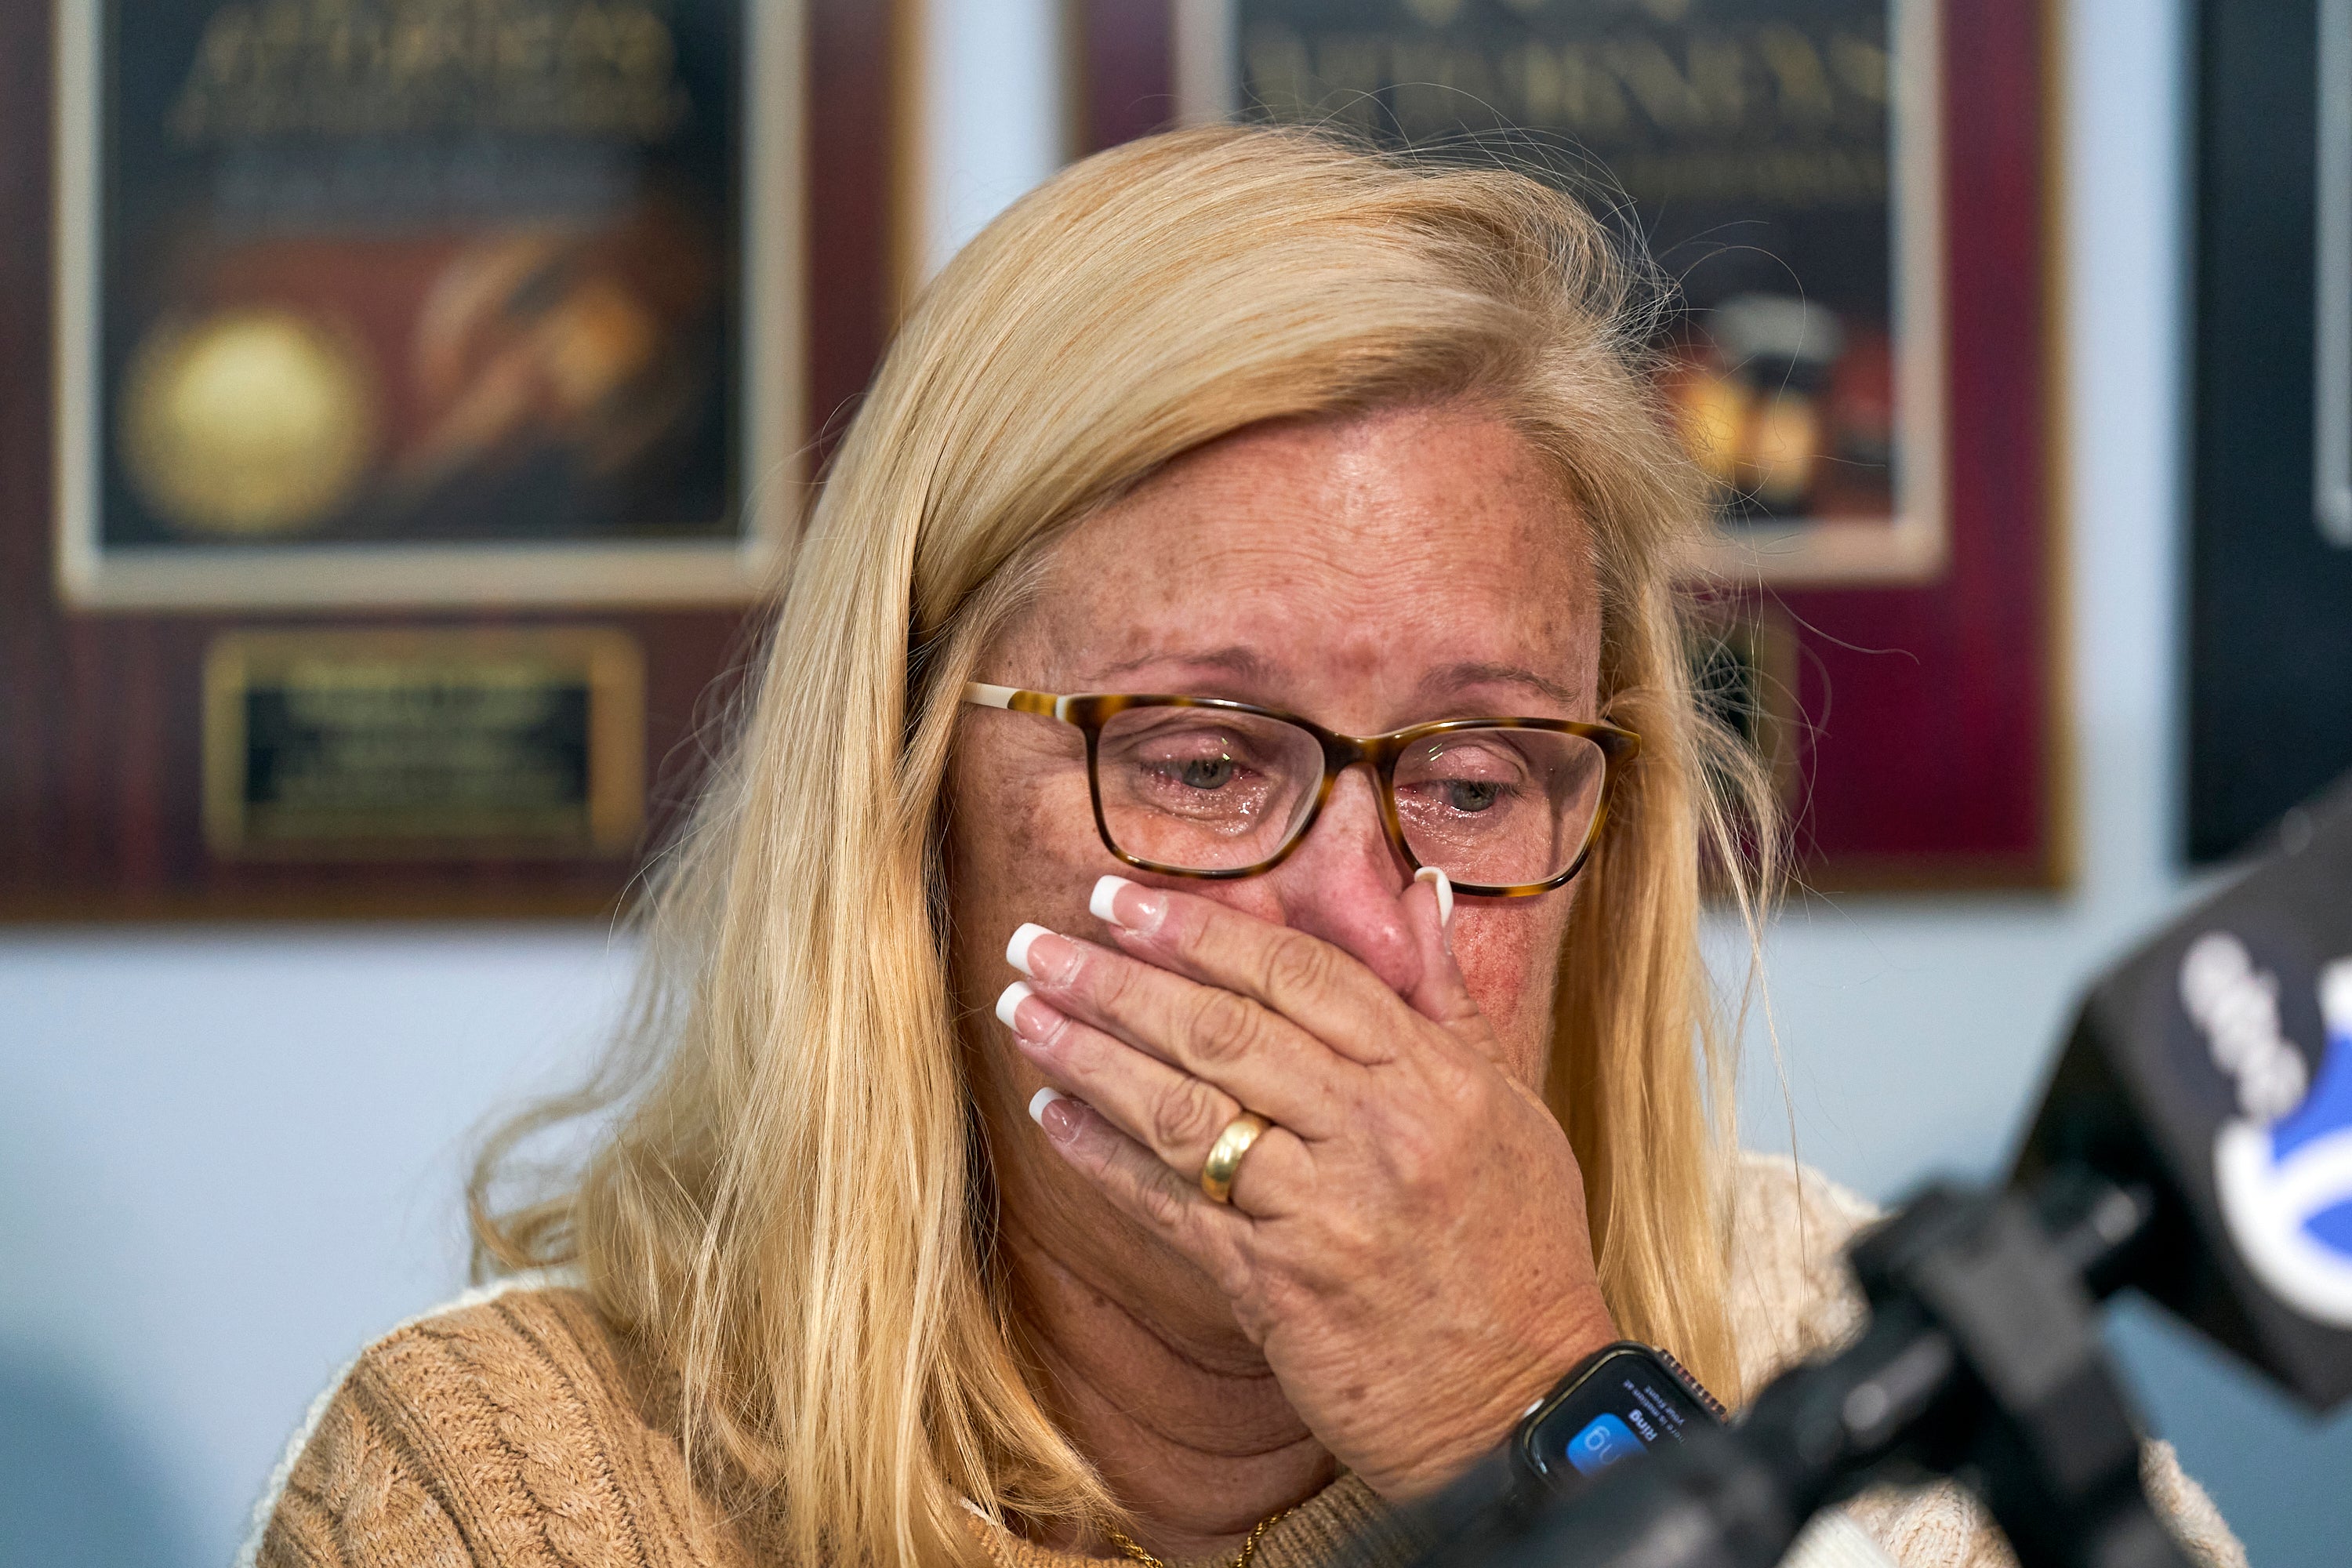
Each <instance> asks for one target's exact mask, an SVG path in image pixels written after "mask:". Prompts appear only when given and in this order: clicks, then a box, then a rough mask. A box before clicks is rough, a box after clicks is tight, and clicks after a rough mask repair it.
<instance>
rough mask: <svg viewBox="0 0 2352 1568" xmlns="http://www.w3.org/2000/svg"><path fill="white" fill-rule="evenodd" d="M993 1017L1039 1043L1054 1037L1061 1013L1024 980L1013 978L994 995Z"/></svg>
mask: <svg viewBox="0 0 2352 1568" xmlns="http://www.w3.org/2000/svg"><path fill="white" fill-rule="evenodd" d="M996 1020H997V1022H998V1023H1000V1024H1003V1026H1005V1027H1006V1028H1008V1029H1010V1030H1012V1031H1013V1033H1014V1034H1015V1035H1018V1036H1019V1037H1021V1038H1023V1039H1024V1040H1028V1041H1031V1042H1033V1043H1035V1044H1043V1043H1045V1041H1047V1040H1050V1039H1052V1038H1053V1037H1054V1033H1055V1030H1056V1029H1057V1028H1058V1027H1059V1026H1060V1025H1061V1023H1062V1016H1061V1015H1060V1014H1059V1013H1056V1012H1055V1011H1054V1008H1053V1005H1052V1004H1051V1003H1048V1002H1045V1001H1044V1000H1042V999H1041V998H1040V997H1039V996H1038V995H1037V994H1036V992H1034V990H1032V989H1031V988H1030V985H1029V983H1028V982H1027V981H1025V980H1016V981H1014V982H1013V984H1010V985H1008V986H1006V987H1005V988H1004V993H1003V995H1001V996H999V997H997V999H996Z"/></svg>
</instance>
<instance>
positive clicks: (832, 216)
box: [0, 0, 906, 921]
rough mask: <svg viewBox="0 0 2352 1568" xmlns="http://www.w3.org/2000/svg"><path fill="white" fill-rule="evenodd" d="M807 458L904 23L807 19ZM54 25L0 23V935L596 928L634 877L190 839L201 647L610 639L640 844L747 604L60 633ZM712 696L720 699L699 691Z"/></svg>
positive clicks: (111, 627)
mask: <svg viewBox="0 0 2352 1568" xmlns="http://www.w3.org/2000/svg"><path fill="white" fill-rule="evenodd" d="M806 14H807V18H808V32H807V37H806V39H805V47H806V50H807V57H806V80H807V82H808V83H809V89H808V100H807V102H806V104H805V105H804V113H805V116H806V121H805V132H804V134H805V140H804V142H803V150H804V156H805V157H806V159H807V162H808V166H807V184H806V190H807V204H808V207H807V212H806V214H805V217H804V228H803V244H804V245H805V247H806V268H807V271H806V276H807V280H808V282H807V286H808V300H807V302H806V306H805V321H806V331H807V361H806V366H805V374H806V377H807V380H806V385H805V395H806V407H807V408H808V410H809V423H810V426H811V429H810V431H809V432H808V433H807V436H808V438H810V439H812V440H814V443H815V451H814V454H813V456H814V461H816V462H817V463H820V464H821V463H822V462H823V460H824V457H825V455H826V454H827V453H828V452H829V451H830V449H831V447H832V444H833V441H834V440H835V438H837V437H838V435H839V432H840V430H841V428H842V426H843V424H844V423H845V418H846V416H847V414H848V413H849V411H850V410H851V409H852V408H853V407H854V406H855V405H856V400H857V398H858V396H859V395H860V394H861V393H862V392H863V390H864V388H865V385H866V378H867V376H868V375H869V374H871V372H872V369H873V367H874V365H875V363H877V360H878V359H879V357H880V354H881V352H882V349H883V346H884V344H885V342H886V341H887V335H888V332H889V329H890V325H891V318H892V315H893V313H894V311H895V310H896V309H897V306H898V291H899V282H900V278H901V268H902V265H903V259H904V244H905V234H904V214H903V212H902V211H901V210H900V201H899V198H900V195H901V193H902V191H903V189H904V185H905V182H904V181H903V180H902V179H901V178H900V177H899V174H900V170H899V167H898V164H899V161H900V159H901V157H902V155H903V153H904V150H905V145H906V137H905V134H904V120H905V117H904V115H903V114H902V113H901V110H900V106H901V102H902V98H903V94H904V92H905V90H906V86H905V82H904V80H903V77H904V73H903V71H902V70H901V68H900V64H899V62H900V61H901V59H902V58H903V48H902V45H903V39H902V37H901V28H902V19H901V18H900V16H898V8H897V7H896V6H895V5H891V4H887V3H875V0H806ZM52 26H53V20H52V13H51V8H50V6H49V5H46V4H39V3H36V4H27V5H0V920H14V921H56V920H89V919H124V918H142V917H197V918H291V917H311V916H321V915H335V916H360V917H384V916H428V917H430V916H451V915H458V916H492V915H498V916H512V915H538V916H555V915H583V914H596V913H603V912H606V911H610V910H613V909H614V908H615V907H616V905H617V902H618V900H619V899H620V898H621V896H622V894H623V892H624V890H625V887H626V886H627V884H628V881H629V879H630V878H631V877H632V875H633V874H634V872H635V866H636V862H635V859H634V858H613V859H605V860H587V861H574V862H569V863H548V862H543V861H541V862H532V861H528V860H512V861H479V862H465V861H452V862H445V863H438V864H433V865H423V866H394V867H385V866H365V867H362V866H281V865H267V864H229V863H224V862H221V861H218V860H215V858H212V857H211V856H210V855H209V854H208V852H207V851H206V849H205V841H204V829H203V824H202V790H201V788H200V783H201V779H202V776H203V775H202V754H201V753H202V736H201V730H202V718H203V692H202V679H203V668H204V651H205V647H206V645H207V643H208V642H209V640H210V639H211V638H212V637H213V636H214V635H215V633H216V632H219V631H221V630H224V629H226V628H230V627H241V626H268V627H270V628H273V629H275V628H292V627H300V626H327V625H331V626H483V625H498V626H539V625H549V624H574V625H591V626H600V627H617V628H619V629H621V630H623V631H625V632H627V633H629V634H630V635H632V636H634V637H635V638H636V639H637V640H638V641H639V642H640V643H641V644H642V646H643V647H644V648H645V650H646V714H647V732H646V773H647V776H648V777H649V778H651V779H653V780H654V781H655V782H654V784H653V789H654V796H653V801H652V812H651V821H652V824H653V829H652V831H653V833H654V834H655V835H656V836H657V835H658V833H659V832H660V831H661V828H662V827H663V826H664V825H665V823H667V821H668V820H671V819H672V818H673V817H674V816H675V813H676V811H677V808H678V806H679V805H681V804H682V803H683V801H684V800H685V799H686V798H687V797H688V795H689V794H690V791H691V785H692V781H693V779H694V777H695V775H696V773H698V764H699V762H700V760H701V754H702V753H701V733H702V731H701V730H700V729H699V728H698V726H699V725H700V724H701V723H702V721H704V720H706V719H707V718H708V717H709V713H710V712H711V710H712V694H713V693H714V691H721V690H723V689H724V688H725V686H726V679H724V678H725V677H727V676H728V675H729V673H730V669H731V668H732V666H733V664H734V662H735V661H736V660H737V659H738V658H740V652H741V649H742V648H743V647H744V646H745V639H744V637H743V635H742V632H743V626H742V622H743V611H742V610H741V609H740V608H732V609H713V610H690V611H674V612H662V613H618V614H611V613H595V614H590V615H574V616H564V615H562V614H557V613H542V612H536V611H535V612H532V613H530V614H528V615H521V614H518V615H512V616H497V617H491V616H476V615H433V616H411V615H371V614H364V613H350V614H340V615H337V616H333V617H332V618H331V619H328V618H325V617H320V616H307V617H306V616H281V615H271V616H266V617H264V616H225V615H211V614H205V615H161V614H131V615H125V614H89V615H82V614H68V613H66V612H64V611H62V610H61V609H60V608H59V607H58V605H57V603H56V601H55V597H54V594H53V590H52V587H51V584H52V583H53V582H54V580H55V573H54V571H53V563H52V559H51V551H52V548H53V543H52V540H53V535H54V532H55V530H54V527H53V523H52V509H53V505H54V491H53V484H54V477H53V464H52V449H53V448H52V443H53V439H54V435H55V429H54V409H53V406H52V397H53V393H52V387H51V374H50V370H51V365H52V363H53V341H52V321H51V310H52V304H51V301H52V298H53V289H52V286H51V285H52V277H51V270H50V269H51V265H52V262H51V254H52V244H51V241H52V231H51V222H52V213H53V210H54V192H53V176H52V172H51V171H52V167H53V163H54V157H53V153H54V149H53V147H52V144H51V113H52V106H53V100H52V96H51V95H52V89H53V83H52V80H51V71H52V66H51V60H52V55H53V34H52ZM714 681H716V682H718V685H717V686H716V687H714Z"/></svg>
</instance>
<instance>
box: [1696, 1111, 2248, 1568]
mask: <svg viewBox="0 0 2352 1568" xmlns="http://www.w3.org/2000/svg"><path fill="white" fill-rule="evenodd" d="M1732 1202H1733V1226H1732V1237H1733V1242H1732V1321H1733V1329H1734V1331H1735V1333H1736V1335H1737V1337H1738V1345H1739V1363H1740V1373H1741V1376H1742V1378H1743V1379H1744V1380H1745V1382H1746V1383H1747V1385H1748V1392H1749V1393H1751V1394H1752V1393H1754V1392H1755V1390H1757V1389H1758V1388H1760V1387H1761V1386H1763V1384H1765V1383H1767V1382H1769V1380H1770V1379H1771V1377H1772V1376H1773V1374H1774V1373H1778V1372H1779V1371H1780V1370H1781V1369H1782V1368H1784V1367H1787V1366H1790V1365H1791V1364H1793V1363H1797V1362H1800V1361H1803V1360H1807V1359H1810V1358H1811V1357H1813V1356H1815V1355H1818V1354H1821V1353H1822V1352H1826V1351H1830V1350H1832V1349H1835V1348H1836V1347H1838V1346H1839V1345H1842V1344H1843V1343H1845V1342H1848V1341H1849V1340H1851V1339H1852V1338H1853V1335H1854V1334H1855V1333H1856V1332H1857V1331H1859V1330H1860V1328H1861V1326H1862V1321H1863V1317H1864V1307H1863V1302H1862V1299H1861V1294H1860V1292H1859V1291H1857V1290H1856V1289H1854V1286H1853V1280H1852V1279H1851V1278H1850V1277H1849V1276H1848V1275H1847V1273H1846V1270H1845V1265H1844V1263H1843V1259H1842V1253H1843V1248H1844V1247H1845V1244H1846V1243H1847V1241H1849V1240H1850V1239H1852V1237H1853V1234H1854V1232H1855V1231H1857V1230H1859V1229H1861V1228H1862V1227H1863V1226H1865V1225H1867V1224H1869V1223H1870V1222H1871V1221H1872V1220H1874V1219H1876V1218H1877V1217H1878V1215H1879V1210H1878V1209H1877V1208H1876V1207H1875V1206H1874V1205H1871V1204H1869V1203H1867V1202H1865V1201H1864V1199H1862V1198H1860V1197H1858V1196H1856V1195H1855V1194H1853V1193H1850V1192H1848V1191H1846V1190H1845V1189H1844V1188H1843V1187H1840V1186H1839V1185H1837V1184H1835V1183H1833V1182H1832V1181H1830V1180H1828V1179H1827V1178H1826V1177H1824V1176H1822V1174H1821V1173H1819V1172H1816V1171H1811V1170H1808V1169H1806V1168H1805V1167H1803V1166H1801V1165H1800V1164H1798V1163H1796V1161H1794V1160H1793V1159H1790V1158H1788V1157H1786V1156H1781V1157H1777V1158H1776V1157H1771V1156H1766V1155H1760V1154H1747V1155H1743V1156H1741V1159H1740V1163H1739V1169H1738V1179H1737V1181H1736V1183H1735V1184H1734V1188H1733V1195H1732ZM2140 1479H2141V1483H2142V1485H2143V1486H2144V1487H2145V1488H2146V1489H2147V1496H2148V1500H2149V1502H2150V1503H2151V1504H2153V1505H2154V1507H2155V1510H2156V1513H2157V1517H2158V1519H2159V1520H2161V1521H2163V1523H2164V1525H2165V1527H2166V1528H2167V1529H2168V1530H2169V1531H2171V1532H2172V1535H2173V1538H2174V1539H2175V1540H2177V1541H2178V1542H2179V1543H2180V1545H2181V1548H2182V1550H2183V1551H2184V1552H2187V1553H2188V1556H2189V1561H2190V1562H2191V1563H2195V1564H2196V1565H2197V1568H2246V1551H2245V1548H2244V1547H2243V1546H2242V1545H2240V1544H2239V1543H2238V1539H2237V1537H2236V1536H2234V1535H2232V1534H2231V1531H2230V1527H2229V1526H2228V1525H2227V1524H2226V1523H2224V1522H2223V1521H2222V1519H2221V1511H2220V1510H2217V1509H2216V1508H2215V1507H2214V1506H2213V1500H2212V1499H2210V1498H2209V1497H2208V1496H2206V1495H2205V1489H2203V1488H2202V1487H2200V1486H2199V1485H2198V1484H2197V1483H2196V1482H2195V1481H2194V1480H2192V1479H2189V1476H2188V1474H2187V1473H2186V1472H2184V1471H2183V1470H2182V1469H2181V1468H2180V1460H2179V1458H2178V1456H2176V1455H2175V1454H2174V1453H2173V1450H2172V1445H2171V1444H2169V1443H2162V1442H2149V1443H2147V1444H2146V1445H2145V1446H2144V1447H2143V1448H2142V1450H2141V1453H2140ZM1846 1511H1847V1512H1848V1513H1849V1514H1850V1515H1851V1516H1852V1517H1853V1519H1854V1521H1856V1522H1857V1523H1859V1524H1860V1525H1862V1527H1863V1528H1864V1530H1866V1531H1869V1533H1870V1534H1871V1536H1872V1537H1873V1538H1874V1539H1875V1540H1876V1541H1877V1542H1878V1544H1879V1545H1880V1547H1881V1548H1882V1549H1884V1550H1885V1552H1886V1553H1887V1554H1888V1555H1889V1556H1891V1557H1892V1558H1894V1559H1895V1562H1896V1563H1899V1564H1901V1565H1902V1568H2015V1565H2016V1562H2017V1559H2016V1557H2015V1556H2014V1555H2013V1554H2012V1553H2011V1551H2010V1549H2009V1542H2007V1540H2006V1539H2004V1538H2003V1537H2002V1535H2001V1533H2000V1529H1999V1528H1998V1527H1997V1526H1995V1525H1994V1523H1993V1522H1992V1519H1991V1516H1990V1515H1989V1514H1987V1513H1986V1512H1985V1510H1984V1508H1983V1506H1982V1505H1981V1504H1979V1502H1978V1501H1977V1500H1976V1499H1975V1498H1974V1497H1973V1496H1971V1495H1970V1494H1969V1493H1968V1492H1967V1491H1965V1490H1963V1489H1961V1488H1959V1487H1957V1486H1954V1485H1952V1484H1950V1483H1948V1482H1945V1483H1939V1484H1937V1485H1934V1486H1927V1487H1917V1488H1909V1489H1895V1488H1891V1487H1885V1488H1879V1489H1875V1490H1874V1491H1870V1492H1867V1493H1864V1495H1863V1496H1861V1497H1859V1498H1857V1499H1855V1500H1853V1502H1851V1503H1849V1504H1847V1505H1846Z"/></svg>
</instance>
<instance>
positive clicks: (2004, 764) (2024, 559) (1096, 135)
mask: <svg viewBox="0 0 2352 1568" xmlns="http://www.w3.org/2000/svg"><path fill="white" fill-rule="evenodd" d="M1941 9H1942V14H1941V19H1940V27H1941V37H1942V45H1943V47H1942V51H1941V52H1942V56H1943V58H1942V61H1941V70H1942V92H1943V104H1942V115H1943V132H1944V134H1943V174H1944V234H1945V241H1944V243H1945V255H1944V308H1945V312H1946V315H1945V320H1946V331H1947V332H1948V349H1947V355H1946V371H1945V374H1946V379H1947V384H1946V390H1945V398H1946V406H1947V409H1948V414H1947V428H1946V433H1945V436H1946V441H1947V448H1946V472H1947V474H1948V485H1949V487H1950V489H1949V495H1948V516H1949V519H1950V528H1951V560H1950V564H1949V566H1948V569H1947V571H1946V572H1945V574H1944V575H1943V577H1942V578H1941V579H1940V580H1939V581H1937V583H1935V584H1932V585H1929V586H1926V587H1919V588H1850V589H1849V588H1841V589H1821V590H1812V589H1809V590H1804V591H1790V592H1787V593H1783V594H1780V595H1778V597H1779V598H1780V602H1781V603H1782V604H1784V605H1786V606H1787V609H1788V611H1789V613H1790V616H1791V618H1792V619H1793V620H1794V621H1795V623H1796V626H1797V640H1798V648H1797V655H1796V660H1797V668H1798V670H1799V680H1798V702H1799V705H1800V707H1801V712H1802V719H1801V722H1800V723H1799V724H1798V725H1797V726H1796V730H1797V734H1796V742H1797V752H1798V756H1797V763H1798V766H1797V769H1796V777H1797V779H1798V781H1799V783H1798V785H1797V791H1796V797H1795V798H1794V799H1793V800H1792V802H1791V805H1792V806H1793V807H1794V809H1795V813H1796V817H1797V835H1798V839H1797V842H1798V847H1799V851H1800V856H1801V873H1802V875H1803V877H1804V879H1805V880H1806V881H1807V882H1808V883H1810V884H1811V885H1812V886H1814V887H1817V888H1822V889H1837V888H1921V889H1929V888H1958V887H1985V888H2003V887H2007V888H2047V887H2055V886H2058V885H2060V884H2061V883H2063V881H2064V880H2065V879H2066V877H2067V876H2068V874H2069V858H2070V850H2069V845H2068V828H2067V816H2066V810H2065V808H2064V805H2063V803H2064V799H2065V794H2064V790H2063V784H2062V764H2063V755H2062V751H2061V742H2060V738H2059V730H2058V725H2057V719H2058V704H2059V702H2060V700H2062V697H2063V689H2062V686H2061V682H2060V678H2059V674H2058V667H2057V662H2056V660H2057V647H2058V645H2057V640H2056V637H2057V631H2056V625H2055V620H2054V613H2053V612H2054V608H2055V605H2056V603H2057V600H2058V594H2059V583H2058V578H2057V576H2056V565H2055V563H2056V559H2057V536H2056V530H2055V527H2054V520H2053V498H2052V488H2053V475H2054V474H2055V472H2056V463H2057V457H2058V455H2057V453H2056V451H2055V449H2054V445H2053V424H2052V416H2053V404H2052V395H2053V393H2052V386H2051V365H2050V347H2049V345H2050V344H2051V342H2053V337H2052V334H2053V331H2054V330H2055V328H2056V325H2057V315H2056V303H2055V300H2053V295H2052V286H2051V277H2052V268H2051V265H2050V259H2051V257H2052V255H2053V247H2052V229H2051V222H2052V219H2051V206H2052V203H2053V185H2052V184H2051V179H2052V175H2051V172H2050V165H2049V162H2048V153H2047V147H2048V145H2049V139H2050V136H2051V134H2052V131H2053V125H2052V122H2051V116H2052V112H2053V110H2052V100H2051V98H2050V95H2049V93H2048V91H2047V89H2046V85H2045V84H2046V82H2047V80H2048V79H2049V77H2050V74H2051V71H2052V68H2053V59H2052V58H2051V48H2052V44H2051V40H2052V37H2053V28H2052V24H2051V21H2050V18H2049V16H2048V15H2047V14H2046V11H2045V7H2044V5H2042V0H1943V4H1942V8H1941ZM1172 40H1173V29H1172V26H1171V6H1170V4H1169V0H1085V3H1084V5H1082V6H1081V7H1080V10H1079V13H1078V19H1077V37H1076V39H1075V40H1074V44H1075V47H1074V49H1073V51H1072V53H1073V58H1074V59H1075V61H1076V72H1077V80H1076V82H1075V83H1074V104H1075V114H1074V119H1075V121H1076V123H1077V125H1078V127H1079V129H1080V132H1081V134H1082V135H1083V136H1084V137H1085V138H1086V144H1087V150H1089V151H1091V150H1094V149H1097V148H1101V147H1106V146H1109V145H1111V144H1113V143H1114V142H1121V141H1124V140H1127V139H1128V138H1129V137H1133V136H1138V135H1141V134H1143V133H1145V132H1150V131H1152V130H1155V129H1158V128H1160V127H1161V126H1163V125H1165V124H1167V123H1168V122H1169V121H1170V120H1171V117H1172V115H1173V113H1174V110H1175V97H1174V79H1173V76H1172V74H1171V54H1170V50H1171V43H1172Z"/></svg>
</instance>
